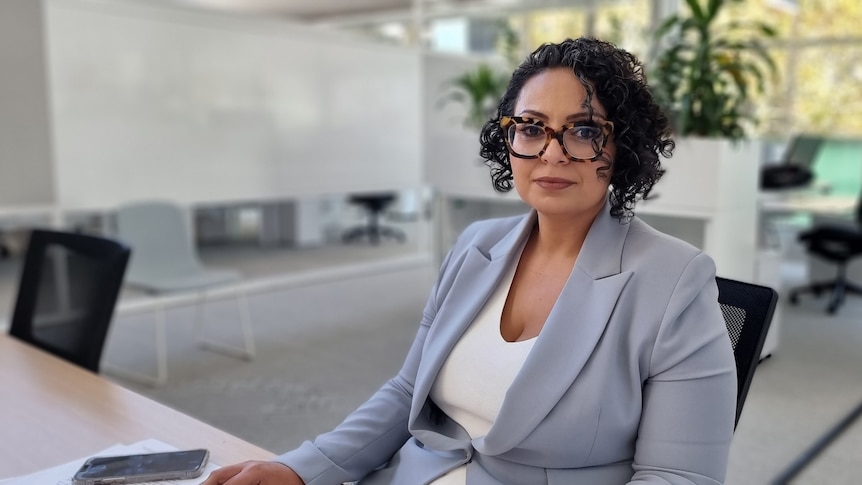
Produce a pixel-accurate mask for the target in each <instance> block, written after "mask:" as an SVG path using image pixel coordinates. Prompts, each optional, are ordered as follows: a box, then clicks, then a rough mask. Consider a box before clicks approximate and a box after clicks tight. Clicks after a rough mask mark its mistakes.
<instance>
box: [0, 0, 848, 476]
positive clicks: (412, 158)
mask: <svg viewBox="0 0 862 485" xmlns="http://www.w3.org/2000/svg"><path fill="white" fill-rule="evenodd" d="M729 3H730V4H729V5H727V6H726V12H725V16H724V18H723V20H722V21H723V22H726V23H732V22H734V21H747V20H750V19H760V20H765V21H768V22H769V23H770V24H771V25H772V26H773V27H774V29H775V32H776V35H775V36H774V37H770V38H764V39H762V41H763V46H764V48H765V49H766V50H767V51H768V53H769V55H770V56H771V57H772V58H773V59H774V61H775V65H776V67H777V76H774V77H770V78H769V79H768V80H767V84H768V88H767V89H765V90H764V91H763V92H761V91H756V90H753V91H752V93H751V101H750V103H749V104H748V107H749V108H750V109H751V110H753V112H754V113H756V115H757V118H758V120H759V122H758V123H752V124H751V125H750V126H747V127H746V129H747V131H746V136H745V142H744V143H749V144H750V146H751V147H753V148H752V150H750V151H752V152H754V153H755V154H756V159H755V160H754V161H753V162H751V163H749V164H748V165H749V166H748V167H747V168H746V167H742V168H739V169H738V171H739V173H740V174H742V175H741V176H743V178H744V180H743V183H734V184H733V185H734V188H733V189H731V190H730V192H729V194H731V195H732V196H733V198H735V199H736V200H737V202H738V203H740V204H744V205H743V207H742V210H743V212H744V213H745V215H744V216H743V217H742V218H741V219H740V216H739V214H738V213H731V212H728V213H725V212H726V211H723V209H724V207H723V206H722V205H721V203H719V204H717V205H716V206H715V207H708V208H704V209H701V208H700V206H699V205H698V203H699V201H696V200H691V205H692V206H698V209H697V210H694V209H692V210H689V208H688V207H686V204H685V203H682V204H681V205H678V206H674V205H673V204H671V203H670V202H671V201H674V200H676V199H675V198H674V193H672V191H673V190H676V189H675V188H671V187H672V186H671V185H668V188H667V189H665V192H664V193H661V192H662V185H661V184H659V185H658V186H657V191H658V192H659V193H660V195H661V196H662V197H660V198H659V199H658V200H657V201H656V204H657V205H656V206H654V207H653V209H651V210H645V211H644V217H646V218H648V219H649V220H650V222H653V223H655V224H656V225H657V226H659V227H661V228H662V229H665V230H668V231H669V232H672V233H676V235H678V236H680V237H682V238H684V239H689V240H691V242H693V243H694V244H697V245H701V246H703V247H705V249H706V250H707V251H708V252H711V251H715V253H716V258H717V260H718V261H719V265H718V267H719V273H720V274H721V273H722V271H723V270H725V271H727V272H728V273H731V274H726V275H727V276H731V277H737V278H740V279H746V280H750V281H755V282H761V283H764V284H768V285H770V286H774V287H776V289H778V290H779V292H780V294H781V295H782V299H781V300H780V307H779V312H778V314H777V320H776V325H775V331H774V332H773V334H772V335H771V337H772V339H771V342H770V344H769V352H768V354H769V355H771V357H770V358H769V359H767V360H765V361H764V363H763V364H761V366H760V368H759V370H758V374H757V375H756V376H755V379H754V384H753V386H752V390H751V393H750V395H749V398H748V402H747V404H746V409H745V411H744V412H743V417H742V420H741V421H740V426H739V428H738V430H737V432H736V438H735V441H734V448H733V450H732V455H731V466H730V470H729V477H728V483H730V484H762V483H767V482H769V481H770V480H771V479H773V478H774V477H775V476H776V475H777V474H778V473H779V472H780V471H781V470H782V469H784V468H785V467H786V466H788V464H790V462H792V461H793V459H794V458H795V457H797V456H798V455H799V454H800V453H802V452H803V451H804V450H805V449H806V447H807V446H808V445H809V444H810V443H811V442H812V441H814V440H815V439H816V438H817V437H818V436H819V435H820V434H821V433H822V432H824V431H825V430H826V429H827V428H828V427H829V426H831V425H832V424H833V423H834V422H835V421H836V420H837V419H839V418H840V417H841V416H842V415H843V413H844V412H846V411H847V410H848V409H850V408H851V407H852V406H853V405H854V404H855V403H857V402H858V401H859V400H860V399H862V375H860V373H859V372H858V369H859V368H860V367H862V354H860V353H859V351H858V349H859V348H860V344H862V324H860V321H862V298H858V297H854V296H852V295H849V296H848V297H847V301H846V303H845V304H844V305H843V306H842V307H841V308H840V310H839V311H838V312H836V313H835V314H828V313H827V312H825V311H824V308H825V297H821V298H812V297H805V298H800V301H799V302H798V304H796V305H791V304H789V302H788V298H786V296H787V294H788V292H789V290H790V288H792V287H795V286H797V285H802V284H805V283H806V282H807V281H808V280H809V279H810V278H811V277H812V275H827V276H829V275H831V272H833V271H834V268H833V267H831V266H829V265H825V264H823V263H820V262H818V261H815V260H812V259H811V258H810V257H809V256H808V255H807V253H806V252H805V250H804V248H803V247H802V245H801V244H800V243H799V242H798V241H797V236H798V234H799V233H800V232H801V231H804V230H805V229H807V228H809V227H811V226H812V225H814V224H816V223H818V222H819V221H820V220H821V219H829V220H833V219H836V220H844V221H846V220H851V219H852V207H853V205H854V203H855V200H856V199H857V198H858V197H859V194H860V190H862V90H860V88H859V86H860V83H862V67H860V66H862V35H860V34H859V29H858V25H859V23H860V21H862V4H860V3H859V2H856V1H853V0H746V1H739V2H729ZM685 9H686V6H685V2H683V1H682V0H680V1H676V0H615V1H597V0H570V1H562V0H521V1H508V0H474V1H468V0H362V1H360V0H317V1H310V0H41V1H40V0H0V251H2V255H3V256H2V258H0V319H3V318H6V317H8V315H10V313H11V310H12V306H13V305H14V297H15V293H16V286H17V284H18V281H17V278H18V273H19V271H20V266H21V261H22V254H23V252H24V249H25V247H26V238H27V234H28V231H29V230H30V229H32V228H34V227H43V226H52V227H59V228H63V229H67V230H73V231H83V232H91V233H96V234H105V235H112V234H116V229H117V228H116V226H117V221H116V215H117V214H116V213H117V210H118V209H119V208H120V207H122V206H125V205H127V204H133V203H139V202H142V201H152V200H169V201H171V202H172V203H175V204H176V205H177V206H178V207H180V208H182V209H183V210H184V211H185V214H186V217H187V218H188V223H189V227H191V228H192V229H193V234H194V241H193V242H194V247H195V249H196V250H197V252H198V254H199V257H200V259H201V260H202V261H203V262H204V263H205V264H206V265H208V266H212V267H220V268H229V269H232V270H236V271H238V272H239V273H241V274H242V276H243V278H244V280H245V281H246V282H248V288H250V290H249V294H248V298H249V302H250V306H251V313H252V316H253V322H254V323H253V327H254V331H255V335H256V342H257V345H258V352H257V356H256V357H255V358H254V360H252V361H250V362H246V361H241V360H236V359H232V358H229V357H224V356H222V355H219V354H213V353H211V352H204V351H201V350H200V349H199V348H198V347H196V346H195V345H194V341H193V339H192V338H191V337H190V335H191V334H192V330H191V326H192V320H193V316H192V313H193V310H192V308H191V304H189V305H176V306H174V307H172V308H169V309H168V310H167V313H166V315H167V320H168V332H169V333H168V335H169V339H168V368H169V370H170V372H169V375H168V379H167V382H166V383H165V384H164V385H162V386H160V387H151V386H147V385H143V384H140V383H138V382H136V381H134V380H127V379H125V378H123V377H120V376H117V375H114V376H112V375H111V374H110V373H106V375H107V376H108V377H109V378H113V379H116V380H117V381H118V382H121V383H123V384H124V385H127V386H129V387H131V388H134V389H136V390H138V391H140V392H142V393H144V394H146V395H149V396H151V397H153V398H154V399H156V400H159V401H162V402H165V403H167V404H169V405H171V406H174V407H176V408H178V409H180V410H182V411H184V412H186V413H189V414H191V415H193V416H196V417H199V418H201V419H203V420H205V421H208V422H210V423H212V424H214V425H216V426H219V427H222V428H224V429H226V430H228V431H229V432H231V433H234V434H237V435H238V436H240V437H242V438H245V439H247V440H249V441H251V442H253V443H257V444H260V445H262V446H264V447H265V448H268V449H270V450H272V451H275V452H279V451H283V450H286V449H288V448H290V447H293V446H296V445H298V444H299V443H300V442H301V440H302V439H305V438H310V437H312V436H313V435H314V434H315V433H318V432H321V431H324V430H326V429H328V428H331V427H332V426H333V425H335V424H337V423H338V421H339V420H340V419H341V418H342V417H343V416H344V415H345V414H346V413H347V412H349V411H350V410H351V409H352V408H353V407H355V406H356V405H357V404H359V403H360V402H362V400H363V399H365V398H366V397H368V395H370V393H371V392H373V391H374V390H375V389H376V388H377V387H378V386H379V385H380V384H382V382H383V381H384V380H385V379H386V378H388V377H389V376H390V375H392V374H393V373H394V372H396V371H397V369H398V366H399V364H400V360H401V358H402V357H403V355H404V354H405V353H406V350H407V347H408V345H409V342H410V340H411V338H412V336H413V333H414V331H415V325H416V322H418V318H419V316H420V315H421V309H422V306H423V304H424V299H425V297H426V295H427V292H428V290H429V289H430V286H431V284H432V283H433V279H434V276H435V274H436V268H437V265H438V264H439V261H440V258H441V255H442V254H443V253H445V251H446V249H447V248H448V246H449V244H451V242H452V238H453V237H454V236H455V235H457V233H458V231H459V230H460V229H461V228H463V227H464V226H465V225H466V224H467V223H469V222H470V221H472V220H475V219H478V218H484V217H493V216H498V215H508V214H517V213H522V212H524V210H525V208H524V206H523V205H522V204H520V203H519V202H518V201H517V199H516V197H514V194H508V195H500V194H495V193H494V191H493V189H492V187H491V184H490V179H489V177H488V172H487V169H486V168H485V167H484V166H483V165H482V163H481V160H480V159H479V158H478V153H477V151H478V142H477V129H476V128H475V127H474V126H472V125H470V123H469V120H468V114H469V109H470V106H469V104H467V103H461V102H458V101H457V100H455V101H453V100H451V99H450V97H451V94H452V87H451V86H452V85H451V83H452V80H454V79H456V78H458V77H459V76H462V75H464V74H465V73H468V72H474V70H475V69H477V67H478V66H480V65H487V66H490V68H491V69H492V70H493V71H494V72H497V73H505V72H507V71H511V66H512V62H513V60H514V59H520V58H522V57H523V56H525V55H526V54H527V53H529V52H530V51H531V50H532V49H533V48H535V47H536V46H538V45H539V44H540V43H542V42H546V41H559V40H561V39H563V38H566V37H575V36H579V35H592V36H597V37H600V38H604V39H607V40H611V41H613V42H615V43H617V44H619V45H620V46H622V47H624V48H626V49H628V50H630V51H632V52H634V53H635V54H637V55H638V56H640V57H641V58H642V59H644V60H645V61H646V63H647V70H648V72H649V70H650V69H651V68H652V67H653V64H651V62H652V61H653V60H654V49H655V44H654V42H653V39H652V37H651V33H652V32H654V31H655V30H656V29H657V28H658V26H659V25H661V24H662V22H663V21H664V19H666V18H667V17H668V16H670V15H673V14H674V13H676V12H681V11H684V10H685ZM803 135H804V136H812V137H816V138H817V139H818V140H820V142H821V143H820V144H819V146H818V149H817V150H816V152H815V153H813V155H812V156H811V157H810V159H809V160H805V161H799V163H802V164H804V165H805V166H806V167H807V168H809V169H810V170H811V171H812V172H813V174H814V177H813V181H812V182H811V183H810V184H808V185H806V186H804V187H801V188H798V189H799V190H794V191H793V193H792V195H789V196H788V195H786V194H787V193H789V192H787V191H778V193H777V195H776V191H771V192H769V193H766V192H761V191H759V190H758V187H759V184H758V180H757V177H758V174H759V173H760V168H761V167H763V166H766V165H769V164H774V163H784V162H786V160H782V158H783V155H784V154H785V153H786V152H787V150H788V149H789V148H790V147H791V146H792V143H793V141H794V140H795V139H797V138H798V137H800V136H803ZM682 153H683V155H679V154H678V156H677V157H674V160H673V161H674V162H675V163H681V164H683V165H682V167H683V168H680V169H679V170H680V171H679V172H676V173H682V171H683V170H685V168H684V167H685V166H687V167H694V169H693V170H694V173H695V174H696V173H697V170H698V165H697V164H698V163H699V160H698V159H697V158H698V157H697V155H696V154H695V156H691V157H689V158H687V157H686V155H685V153H691V152H682ZM680 157H681V158H680ZM791 162H795V161H794V160H791ZM674 170H677V169H676V168H675V167H674V168H671V170H670V172H669V173H675V172H674ZM704 170H705V169H704ZM686 173H688V172H686ZM712 175H714V174H713V173H704V174H703V177H701V178H705V179H709V178H711V177H712ZM668 183H670V179H669V180H668ZM687 183H693V182H691V181H689V182H687ZM674 187H675V186H674ZM740 187H743V188H740ZM720 190H724V189H723V188H722V189H720ZM740 191H742V192H740ZM686 194H687V195H685V196H684V197H683V201H685V200H686V199H685V197H691V195H690V194H688V193H686ZM788 197H789V198H790V199H791V202H795V201H798V200H807V201H810V200H812V199H816V200H815V202H816V201H823V203H822V204H820V205H817V204H814V205H805V204H804V203H803V204H801V205H794V204H793V203H790V204H785V202H786V200H785V199H787V198H788ZM764 200H766V201H769V202H770V203H772V205H769V204H766V205H764V202H763V201H764ZM662 201H664V202H667V204H668V205H662V203H663V202H662ZM847 201H849V203H848V202H847ZM821 206H823V207H825V209H823V208H822V207H821ZM811 207H814V208H813V209H811ZM742 219H744V220H746V221H751V222H752V225H751V226H744V225H740V226H739V227H737V228H736V229H734V228H732V226H729V225H727V224H728V222H727V221H740V220H742ZM372 221H376V223H377V224H379V225H381V226H383V227H385V228H389V229H392V231H394V232H393V233H390V235H385V234H383V235H380V237H379V238H378V237H376V236H373V235H371V236H370V235H369V234H367V233H364V234H363V233H361V231H360V232H358V233H357V232H356V231H357V228H362V227H364V228H366V229H368V228H369V225H370V224H373V222H372ZM371 227H372V230H373V227H374V226H373V225H372V226H371ZM716 228H718V230H716ZM715 232H719V234H718V235H716V234H714V233H715ZM736 232H750V233H751V235H750V237H747V238H742V239H744V241H743V243H744V244H746V246H745V247H744V248H743V249H741V250H740V249H738V248H737V247H735V246H734V247H732V248H731V249H732V251H731V250H729V249H728V248H726V247H725V246H724V245H725V244H728V245H729V244H738V243H739V241H740V240H741V238H740V237H738V234H737V233H736ZM350 234H354V236H355V237H354V236H350ZM393 234H394V235H393ZM728 247H729V246H728ZM133 249H134V248H133ZM728 252H730V253H732V255H731V256H727V253H728ZM734 260H735V261H734ZM740 262H742V263H741V264H740ZM848 274H849V275H850V278H851V279H853V278H854V277H855V278H857V281H859V282H860V283H862V270H859V269H858V268H855V267H854V266H853V265H852V264H851V266H850V268H849V270H848ZM147 297H148V296H147V295H145V294H144V293H142V292H140V291H138V290H136V289H135V288H132V287H129V288H126V289H125V290H124V292H123V294H122V297H121V298H122V299H121V303H126V304H128V303H130V302H131V303H134V302H136V301H138V300H141V299H144V298H147ZM228 304H229V302H225V301H213V302H212V303H211V304H209V305H208V306H207V308H206V315H207V316H206V320H207V322H206V323H207V325H208V327H210V328H212V329H214V331H215V332H216V333H221V334H223V335H221V337H223V338H224V339H231V338H234V337H235V335H234V334H233V333H235V332H236V328H235V325H233V320H235V319H236V317H235V315H234V313H232V312H233V309H232V308H231V307H224V306H223V305H228ZM123 308H124V306H123V305H122V304H121V305H120V307H119V309H118V311H117V314H116V316H115V320H114V323H113V325H112V330H111V335H110V337H109V340H108V343H107V348H106V356H105V360H106V361H108V362H111V363H114V364H118V365H122V366H124V367H133V368H144V369H149V368H152V367H153V366H155V365H156V364H155V360H154V357H153V352H152V349H151V348H150V346H149V342H151V338H152V337H151V334H152V328H151V326H150V323H149V320H150V319H151V318H152V316H151V315H149V314H148V313H146V312H131V311H128V312H126V311H124V310H123ZM860 446H862V424H857V425H855V426H854V427H852V428H851V429H850V430H849V431H848V432H847V433H845V435H844V436H843V437H842V438H841V440H840V441H838V442H837V443H835V444H834V445H833V446H831V447H830V448H829V449H828V450H827V451H826V452H825V453H824V454H823V455H822V456H821V457H819V458H818V459H817V460H816V461H815V462H814V463H813V464H812V466H811V467H809V468H808V469H807V471H806V472H804V473H803V474H802V475H800V477H799V478H798V483H855V482H854V481H853V480H854V479H856V476H855V473H854V472H855V465H856V463H857V461H858V449H859V448H860ZM794 483H797V482H794Z"/></svg>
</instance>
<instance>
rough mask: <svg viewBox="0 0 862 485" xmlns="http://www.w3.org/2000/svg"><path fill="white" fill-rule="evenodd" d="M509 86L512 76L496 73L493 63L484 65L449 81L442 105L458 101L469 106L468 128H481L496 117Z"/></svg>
mask: <svg viewBox="0 0 862 485" xmlns="http://www.w3.org/2000/svg"><path fill="white" fill-rule="evenodd" d="M508 84H509V77H508V76H506V75H503V74H500V73H498V72H496V71H495V70H494V69H493V68H492V67H491V66H490V65H489V64H486V63H481V64H479V65H478V66H476V68H475V69H474V70H471V71H467V72H465V73H463V74H461V75H460V76H458V77H456V78H454V79H451V80H450V81H448V82H447V83H446V84H445V85H444V88H445V89H446V92H445V93H444V95H443V98H442V99H441V102H442V103H444V104H445V103H448V102H451V101H456V102H459V103H462V104H464V105H466V108H467V115H466V117H465V118H464V126H465V127H467V128H476V129H481V128H482V126H483V125H484V124H485V122H486V121H488V119H489V118H491V117H492V116H493V115H494V110H496V109H497V103H498V102H499V101H500V97H502V96H503V93H504V91H505V90H506V86H507V85H508Z"/></svg>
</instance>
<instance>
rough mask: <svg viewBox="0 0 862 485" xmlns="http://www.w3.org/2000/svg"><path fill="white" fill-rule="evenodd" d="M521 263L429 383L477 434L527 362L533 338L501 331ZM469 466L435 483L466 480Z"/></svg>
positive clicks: (456, 484) (441, 402)
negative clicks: (513, 338)
mask: <svg viewBox="0 0 862 485" xmlns="http://www.w3.org/2000/svg"><path fill="white" fill-rule="evenodd" d="M516 267H517V264H513V265H512V268H510V269H509V271H508V272H507V273H506V275H505V276H504V277H503V279H502V280H501V281H500V284H499V285H498V286H497V289H496V290H494V293H492V294H491V296H490V297H489V299H488V302H487V303H486V304H485V306H484V307H483V308H482V310H481V311H480V312H479V314H478V315H476V319H475V320H473V323H472V324H471V325H470V327H469V328H468V329H467V331H466V332H464V335H463V336H462V337H461V339H460V340H459V341H458V343H456V344H455V347H454V348H453V349H452V352H451V353H450V354H449V357H447V358H446V362H444V363H443V366H442V367H441V369H440V374H439V375H438V376H437V380H436V381H435V382H434V385H433V386H432V387H431V392H430V397H431V399H432V400H433V401H434V403H436V404H437V406H439V407H440V409H441V410H442V411H443V412H444V413H446V415H447V416H449V417H450V418H452V419H453V420H455V422H456V423H458V424H460V425H461V426H462V427H463V428H464V429H465V430H467V432H468V433H469V434H470V437H471V438H473V439H476V438H479V437H482V436H484V435H485V434H487V433H488V430H489V429H491V425H492V424H493V423H494V420H495V419H496V418H497V415H498V414H499V413H500V407H501V406H502V405H503V399H504V398H505V397H506V392H507V391H508V390H509V386H511V385H512V381H513V380H514V379H515V376H516V375H517V374H518V371H520V370H521V367H522V366H523V365H524V361H525V360H526V359H527V355H528V354H529V353H530V349H532V348H533V342H535V340H536V339H535V338H532V339H529V340H524V341H520V342H507V341H506V340H504V339H503V337H502V335H500V318H501V316H502V314H503V306H504V305H505V303H506V298H507V297H508V295H509V288H510V287H511V286H512V279H513V278H514V275H515V268H516ZM466 483H467V467H466V465H464V466H461V467H458V468H456V469H454V470H452V471H450V472H449V473H447V474H446V475H444V476H442V477H440V478H438V479H437V480H434V481H433V482H431V485H464V484H466Z"/></svg>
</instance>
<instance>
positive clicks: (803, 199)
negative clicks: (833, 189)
mask: <svg viewBox="0 0 862 485" xmlns="http://www.w3.org/2000/svg"><path fill="white" fill-rule="evenodd" d="M858 201H859V197H858V196H846V195H822V194H812V193H806V192H792V193H788V194H776V193H767V192H761V193H760V195H759V197H758V203H759V204H760V210H761V211H763V212H764V213H765V214H769V215H779V214H794V213H803V214H812V215H821V216H846V215H848V214H851V213H852V212H853V210H854V209H855V208H856V204H857V202H858Z"/></svg>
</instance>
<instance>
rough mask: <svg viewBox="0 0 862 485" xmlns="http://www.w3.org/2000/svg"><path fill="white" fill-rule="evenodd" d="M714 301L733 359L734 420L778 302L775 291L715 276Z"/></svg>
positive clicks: (742, 402) (737, 421)
mask: <svg viewBox="0 0 862 485" xmlns="http://www.w3.org/2000/svg"><path fill="white" fill-rule="evenodd" d="M715 282H716V283H717V284H718V303H719V304H720V305H721V313H722V314H723V315H724V323H725V324H726V325H727V332H728V334H729V335H730V342H731V344H732V345H733V356H734V358H735V359H736V381H737V390H736V421H735V422H734V427H735V426H736V423H739V416H740V415H741V414H742V406H743V404H745V398H746V396H747V395H748V388H749V387H751V380H752V378H753V377H754V371H755V369H756V368H757V364H758V363H760V353H761V352H762V351H763V343H764V342H765V341H766V334H767V333H768V332H769V324H770V323H772V315H773V314H774V313H775V306H776V304H777V303H778V292H776V291H775V290H774V289H772V288H769V287H767V286H761V285H755V284H752V283H744V282H742V281H736V280H731V279H727V278H721V277H717V278H715Z"/></svg>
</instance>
